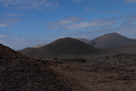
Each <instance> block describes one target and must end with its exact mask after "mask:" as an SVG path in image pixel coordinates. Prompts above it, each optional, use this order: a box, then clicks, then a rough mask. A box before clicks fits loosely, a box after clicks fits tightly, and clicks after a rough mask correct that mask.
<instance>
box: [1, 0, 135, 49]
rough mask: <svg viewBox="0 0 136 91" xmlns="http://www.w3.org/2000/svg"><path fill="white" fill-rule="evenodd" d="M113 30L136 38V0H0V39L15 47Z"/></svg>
mask: <svg viewBox="0 0 136 91" xmlns="http://www.w3.org/2000/svg"><path fill="white" fill-rule="evenodd" d="M111 32H117V33H120V34H122V35H125V36H127V37H129V38H136V0H0V43H2V44H4V45H6V46H9V47H11V48H13V49H16V50H18V49H22V48H25V47H30V46H34V45H36V44H47V43H50V42H52V41H53V40H55V39H57V38H60V37H74V38H88V39H90V40H91V39H93V38H95V37H98V36H101V35H103V34H106V33H111Z"/></svg>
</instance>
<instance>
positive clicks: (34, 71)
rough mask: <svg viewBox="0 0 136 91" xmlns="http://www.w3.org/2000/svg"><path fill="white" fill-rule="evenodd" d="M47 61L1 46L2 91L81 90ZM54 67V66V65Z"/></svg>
mask: <svg viewBox="0 0 136 91" xmlns="http://www.w3.org/2000/svg"><path fill="white" fill-rule="evenodd" d="M50 65H51V64H50V63H49V62H48V61H46V60H44V61H42V60H36V59H32V58H29V57H27V56H25V55H22V54H20V53H18V52H15V51H14V50H12V49H10V48H8V47H5V46H3V45H1V44H0V91H72V90H74V91H76V90H79V89H81V90H82V89H83V87H82V88H81V87H80V85H79V84H78V85H76V84H77V83H76V82H75V83H73V82H74V80H72V79H69V78H67V79H66V78H65V77H64V76H62V75H61V74H59V73H57V72H55V71H54V70H53V69H51V68H50ZM52 65H54V64H52Z"/></svg>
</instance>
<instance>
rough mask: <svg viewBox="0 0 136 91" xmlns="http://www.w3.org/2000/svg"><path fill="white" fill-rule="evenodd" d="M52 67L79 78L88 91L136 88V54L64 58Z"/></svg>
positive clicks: (130, 89) (121, 90)
mask: <svg viewBox="0 0 136 91" xmlns="http://www.w3.org/2000/svg"><path fill="white" fill-rule="evenodd" d="M52 68H53V69H54V70H55V71H57V72H59V73H61V74H64V75H65V76H66V77H68V78H72V79H75V80H77V82H79V83H81V85H82V86H83V87H86V88H87V89H88V91H135V90H136V85H135V84H136V55H129V54H117V55H113V56H103V57H95V58H90V59H84V60H83V59H82V58H81V59H80V58H78V59H77V58H76V59H67V60H66V59H62V60H60V63H59V64H57V65H56V66H52ZM84 91H85V90H84Z"/></svg>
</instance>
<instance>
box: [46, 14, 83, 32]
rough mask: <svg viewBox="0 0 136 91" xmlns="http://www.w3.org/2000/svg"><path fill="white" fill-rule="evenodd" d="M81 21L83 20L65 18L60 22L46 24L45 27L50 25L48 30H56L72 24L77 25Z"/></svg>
mask: <svg viewBox="0 0 136 91" xmlns="http://www.w3.org/2000/svg"><path fill="white" fill-rule="evenodd" d="M83 20H84V18H81V17H76V16H71V17H67V18H64V19H62V20H58V21H55V22H46V23H45V25H50V26H49V27H48V29H57V28H60V27H64V26H66V25H70V24H74V23H77V22H80V21H83Z"/></svg>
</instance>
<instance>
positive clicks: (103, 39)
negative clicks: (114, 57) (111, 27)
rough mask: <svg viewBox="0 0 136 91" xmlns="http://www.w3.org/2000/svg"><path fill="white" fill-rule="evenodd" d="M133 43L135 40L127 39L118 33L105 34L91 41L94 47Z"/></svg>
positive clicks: (110, 46)
mask: <svg viewBox="0 0 136 91" xmlns="http://www.w3.org/2000/svg"><path fill="white" fill-rule="evenodd" d="M133 43H136V40H134V39H129V38H127V37H124V36H122V35H120V34H118V33H109V34H105V35H103V36H100V37H98V38H96V39H94V40H92V41H91V45H92V46H94V47H96V48H112V47H119V46H125V45H131V44H133Z"/></svg>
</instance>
